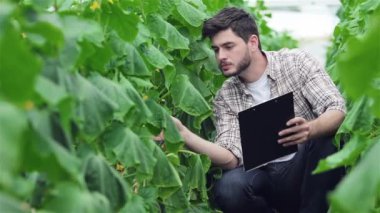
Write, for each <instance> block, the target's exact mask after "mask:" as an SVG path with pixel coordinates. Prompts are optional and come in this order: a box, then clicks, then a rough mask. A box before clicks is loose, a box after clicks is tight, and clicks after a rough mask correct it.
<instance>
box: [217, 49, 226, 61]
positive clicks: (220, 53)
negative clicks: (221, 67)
mask: <svg viewBox="0 0 380 213" xmlns="http://www.w3.org/2000/svg"><path fill="white" fill-rule="evenodd" d="M217 58H218V61H224V60H226V59H227V54H226V52H225V51H223V50H222V49H219V51H218V56H217Z"/></svg>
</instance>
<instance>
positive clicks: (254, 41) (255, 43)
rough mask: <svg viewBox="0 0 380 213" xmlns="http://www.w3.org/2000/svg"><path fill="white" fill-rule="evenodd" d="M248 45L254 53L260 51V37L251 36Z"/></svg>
mask: <svg viewBox="0 0 380 213" xmlns="http://www.w3.org/2000/svg"><path fill="white" fill-rule="evenodd" d="M248 45H249V47H251V49H252V50H253V51H256V50H258V49H259V37H257V35H251V36H250V37H249V39H248Z"/></svg>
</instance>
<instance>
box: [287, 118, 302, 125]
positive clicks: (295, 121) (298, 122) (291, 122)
mask: <svg viewBox="0 0 380 213" xmlns="http://www.w3.org/2000/svg"><path fill="white" fill-rule="evenodd" d="M306 122H307V121H306V119H305V118H301V117H295V118H292V119H290V120H289V121H288V122H286V125H287V126H292V125H301V124H303V123H306Z"/></svg>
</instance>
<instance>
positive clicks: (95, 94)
mask: <svg viewBox="0 0 380 213" xmlns="http://www.w3.org/2000/svg"><path fill="white" fill-rule="evenodd" d="M66 83H67V87H68V89H69V91H70V93H71V94H72V95H73V96H74V97H75V99H76V101H77V103H76V104H77V105H76V109H75V110H76V115H77V117H76V119H77V121H78V124H79V125H80V128H81V129H82V130H83V133H84V136H85V137H87V138H88V139H89V140H90V141H91V140H93V139H94V138H95V137H97V136H98V135H100V134H101V132H102V131H103V130H104V129H105V127H106V126H107V123H108V122H109V121H110V119H111V118H112V116H113V112H114V110H116V109H117V107H118V105H117V104H116V103H115V102H113V101H112V100H110V99H109V97H107V96H106V95H105V94H104V93H102V92H101V91H99V90H98V89H97V88H96V87H95V86H94V85H93V84H92V83H91V82H90V81H88V80H87V79H85V78H84V77H82V76H80V75H79V74H76V75H72V76H70V77H69V78H67V79H66Z"/></svg>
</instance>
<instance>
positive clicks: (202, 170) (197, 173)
mask: <svg viewBox="0 0 380 213" xmlns="http://www.w3.org/2000/svg"><path fill="white" fill-rule="evenodd" d="M187 160H188V168H187V171H186V175H185V179H184V181H183V182H184V186H185V187H184V188H185V189H186V190H187V191H192V190H194V189H196V190H197V191H199V192H200V194H201V197H202V200H207V188H206V173H207V170H208V168H207V167H209V166H210V160H209V159H208V158H203V159H202V158H201V155H191V156H189V158H188V159H187ZM202 160H203V161H202ZM204 163H205V164H207V165H205V167H204V166H203V164H204Z"/></svg>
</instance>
